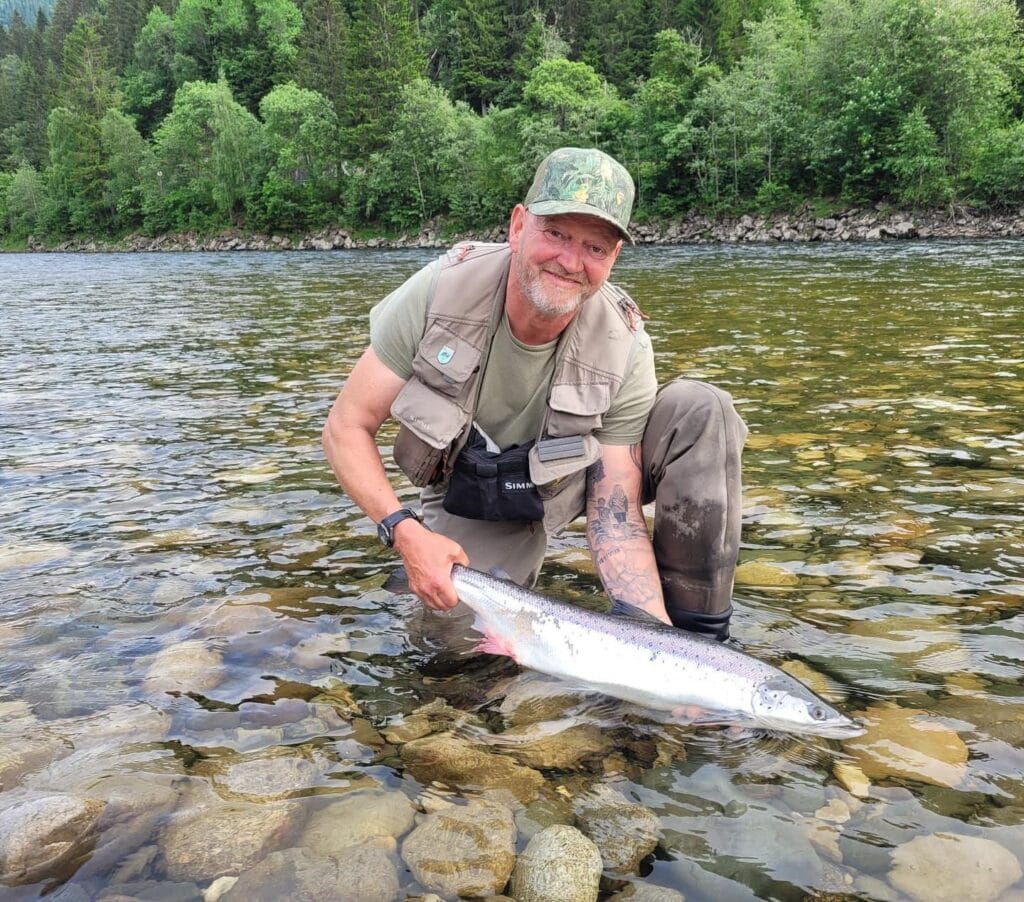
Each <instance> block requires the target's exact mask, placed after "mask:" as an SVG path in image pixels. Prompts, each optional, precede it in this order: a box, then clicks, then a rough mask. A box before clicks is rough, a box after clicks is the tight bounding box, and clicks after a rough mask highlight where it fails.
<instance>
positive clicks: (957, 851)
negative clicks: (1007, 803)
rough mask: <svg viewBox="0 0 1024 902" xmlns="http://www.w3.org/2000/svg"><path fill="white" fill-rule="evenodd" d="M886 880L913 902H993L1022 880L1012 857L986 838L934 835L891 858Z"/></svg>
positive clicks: (915, 841)
mask: <svg viewBox="0 0 1024 902" xmlns="http://www.w3.org/2000/svg"><path fill="white" fill-rule="evenodd" d="M892 861H893V868H892V870H891V871H890V872H889V880H890V882H891V883H892V885H893V886H895V887H896V888H897V889H899V890H900V891H902V892H904V893H906V894H907V895H908V896H910V898H911V899H913V900H914V902H963V900H965V899H970V900H971V902H994V900H996V899H999V898H1002V896H1003V893H1004V891H1005V890H1007V889H1009V888H1010V887H1011V886H1012V885H1013V884H1014V883H1016V882H1017V881H1018V880H1020V878H1021V866H1020V862H1019V861H1017V858H1016V856H1015V855H1014V854H1013V853H1012V852H1010V851H1009V850H1008V849H1006V848H1005V847H1003V846H1001V845H1000V844H999V843H997V842H993V841H992V840H990V839H983V838H981V837H977V836H956V835H953V834H951V833H935V834H932V835H930V836H918V837H915V838H914V839H912V840H910V842H906V843H904V844H903V845H901V846H899V847H898V848H897V849H896V850H895V851H894V852H893V855H892Z"/></svg>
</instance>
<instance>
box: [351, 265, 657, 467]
mask: <svg viewBox="0 0 1024 902" xmlns="http://www.w3.org/2000/svg"><path fill="white" fill-rule="evenodd" d="M439 266H440V262H439V261H438V262H435V263H431V264H429V265H427V266H425V267H424V268H423V269H421V270H420V271H419V272H418V273H416V274H415V275H414V276H412V277H411V278H409V279H408V280H407V281H406V282H405V283H403V284H402V285H400V286H399V287H398V288H396V289H395V290H394V291H393V292H391V294H389V295H388V296H387V297H386V298H384V300H382V301H381V302H380V303H378V304H377V305H376V306H375V307H374V308H373V309H372V310H371V311H370V343H371V345H372V346H373V350H374V351H375V352H376V354H377V356H378V357H379V358H380V359H381V360H382V361H383V363H384V364H385V366H387V368H388V369H390V370H391V371H392V372H393V373H395V375H397V376H399V377H401V378H402V379H409V378H410V377H411V376H412V361H413V358H414V357H415V356H416V348H417V346H418V345H419V343H420V340H421V339H422V338H423V332H424V330H425V328H426V318H427V307H428V305H429V301H430V286H431V284H432V282H433V280H434V275H435V271H436V268H437V267H439ZM557 347H558V342H557V340H556V341H551V342H548V343H547V344H543V345H525V344H523V343H522V342H521V341H519V340H518V339H517V338H516V337H515V336H514V335H513V334H512V330H511V328H509V324H508V318H507V317H506V316H502V320H501V325H500V326H499V327H498V331H497V332H496V333H495V335H494V340H493V342H492V343H491V353H490V356H489V357H488V359H487V369H486V370H485V371H484V379H483V384H482V385H481V387H480V399H479V401H478V403H477V410H476V422H477V423H478V424H479V426H480V428H482V429H483V430H484V432H486V433H487V434H488V435H489V436H490V437H491V438H492V439H493V440H494V441H495V443H496V444H497V445H498V446H499V447H500V448H502V449H506V448H510V447H511V446H512V445H519V444H522V443H523V442H526V441H529V440H530V439H533V438H536V437H537V433H538V431H539V430H540V427H541V424H542V422H543V420H544V414H545V412H546V405H547V396H548V386H549V385H550V383H551V377H552V375H553V374H554V371H555V352H556V350H557ZM657 389H658V383H657V378H656V376H655V373H654V354H653V352H652V350H651V342H650V339H649V338H648V336H647V334H646V333H645V332H643V331H640V332H638V333H636V340H635V341H634V342H633V347H632V349H631V350H630V355H629V358H628V360H627V362H626V373H625V376H624V379H623V383H622V386H621V388H620V389H619V391H618V392H617V393H616V395H615V397H614V398H613V399H612V403H611V407H610V408H609V409H608V412H607V413H606V414H605V415H604V418H603V422H602V425H601V428H600V429H598V430H596V431H595V432H594V436H595V437H596V438H597V440H598V441H599V442H601V444H604V445H632V444H634V443H635V442H639V441H640V439H641V438H642V437H643V434H644V427H645V426H646V425H647V416H648V414H649V413H650V411H651V405H652V404H653V403H654V396H655V394H656V392H657Z"/></svg>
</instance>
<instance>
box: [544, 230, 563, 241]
mask: <svg viewBox="0 0 1024 902" xmlns="http://www.w3.org/2000/svg"><path fill="white" fill-rule="evenodd" d="M547 233H548V237H549V238H551V239H552V240H554V241H564V240H565V235H563V234H562V233H561V232H560V231H558V229H547Z"/></svg>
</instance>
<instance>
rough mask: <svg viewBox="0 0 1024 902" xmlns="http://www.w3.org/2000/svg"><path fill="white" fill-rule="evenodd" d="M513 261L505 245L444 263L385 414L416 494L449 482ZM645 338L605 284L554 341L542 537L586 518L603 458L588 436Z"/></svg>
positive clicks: (458, 250)
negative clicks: (589, 485)
mask: <svg viewBox="0 0 1024 902" xmlns="http://www.w3.org/2000/svg"><path fill="white" fill-rule="evenodd" d="M511 261H512V252H511V250H510V249H509V246H508V245H507V244H475V243H474V244H470V245H467V244H459V245H456V246H455V247H453V248H452V249H451V250H450V251H448V253H447V254H445V255H444V256H443V257H442V258H441V265H440V268H439V269H438V270H437V274H436V276H435V281H434V283H433V285H432V286H431V289H430V292H431V297H430V300H429V304H428V309H427V320H426V327H425V330H424V333H423V338H422V339H421V340H420V343H419V346H418V347H417V349H416V355H415V357H414V358H413V362H412V369H413V375H412V376H411V378H410V379H409V381H408V382H406V384H405V386H404V387H403V388H402V390H401V391H400V392H399V393H398V396H397V397H396V398H395V401H394V403H393V404H392V406H391V414H392V416H394V417H395V419H396V420H397V421H398V422H399V423H400V428H399V432H398V436H397V438H396V439H395V444H394V458H395V462H396V463H397V464H398V466H399V467H400V468H401V469H402V471H403V472H404V473H405V475H406V476H408V477H409V480H410V481H411V482H412V483H413V485H417V486H425V485H433V484H435V483H440V482H443V481H444V480H446V479H447V478H448V476H449V475H450V473H451V467H452V464H453V462H454V460H455V458H456V457H457V456H458V454H459V452H460V451H461V450H462V447H463V445H464V444H465V442H466V439H467V437H468V434H469V431H470V430H469V427H470V425H471V424H472V422H473V419H474V415H475V412H476V405H477V401H478V399H479V395H480V387H481V385H482V384H483V374H484V370H485V369H486V367H487V358H488V355H489V353H490V348H491V340H492V339H493V337H494V334H495V332H496V331H497V329H498V326H499V325H500V324H501V317H502V314H503V312H504V309H505V291H506V288H507V287H508V274H509V267H510V265H511ZM641 328H642V321H641V315H640V311H639V309H638V308H637V306H636V304H635V303H634V302H633V300H632V299H631V298H630V297H629V295H627V294H626V293H625V292H624V291H622V290H621V289H618V288H616V287H615V286H613V285H609V284H608V283H607V282H606V283H605V284H604V285H602V286H601V288H600V289H599V290H598V291H597V292H595V294H594V295H593V296H592V297H590V298H588V299H587V301H586V303H585V304H583V306H582V307H581V308H580V310H579V312H578V313H577V315H576V316H575V317H574V319H573V320H572V322H571V323H570V324H569V325H568V327H567V328H566V329H565V331H564V332H563V333H562V336H561V338H560V339H559V341H558V346H557V348H556V351H555V367H554V373H553V375H552V379H551V386H550V388H549V390H548V399H547V411H546V413H545V416H544V420H543V423H542V425H541V429H540V434H539V435H538V436H537V439H538V444H536V445H535V446H534V447H533V448H532V449H531V451H530V456H529V465H530V478H531V479H532V480H533V481H534V483H535V484H536V485H537V489H538V491H539V492H540V496H541V498H542V499H543V502H544V520H543V524H544V529H545V530H546V531H547V532H548V534H552V533H555V532H558V531H559V530H560V529H563V528H564V527H565V526H566V525H568V524H569V523H570V522H571V521H572V520H573V519H575V518H576V517H578V516H579V515H580V514H581V513H582V512H583V510H584V504H585V496H586V469H587V467H589V466H590V465H591V464H592V463H594V462H595V461H596V460H597V459H598V457H600V447H599V445H598V442H597V439H596V438H595V437H594V435H593V432H594V430H596V429H598V428H599V427H600V426H601V422H602V418H603V416H604V414H605V413H607V411H608V408H609V407H610V406H611V402H612V399H613V398H614V397H615V395H616V393H617V392H618V390H619V388H620V386H621V385H622V382H623V378H624V376H625V370H626V363H627V361H628V359H629V353H630V350H631V349H632V346H633V341H634V340H635V333H636V332H638V331H639V330H640V329H641ZM548 440H551V441H548Z"/></svg>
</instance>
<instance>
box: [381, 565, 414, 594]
mask: <svg viewBox="0 0 1024 902" xmlns="http://www.w3.org/2000/svg"><path fill="white" fill-rule="evenodd" d="M383 589H384V590H385V591H386V592H390V593H391V594H392V595H408V594H410V593H411V592H412V589H410V588H409V574H408V573H407V572H406V570H405V566H404V565H399V566H398V567H396V568H395V569H394V570H392V571H391V573H389V574H388V578H387V579H386V580H384V586H383Z"/></svg>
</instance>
